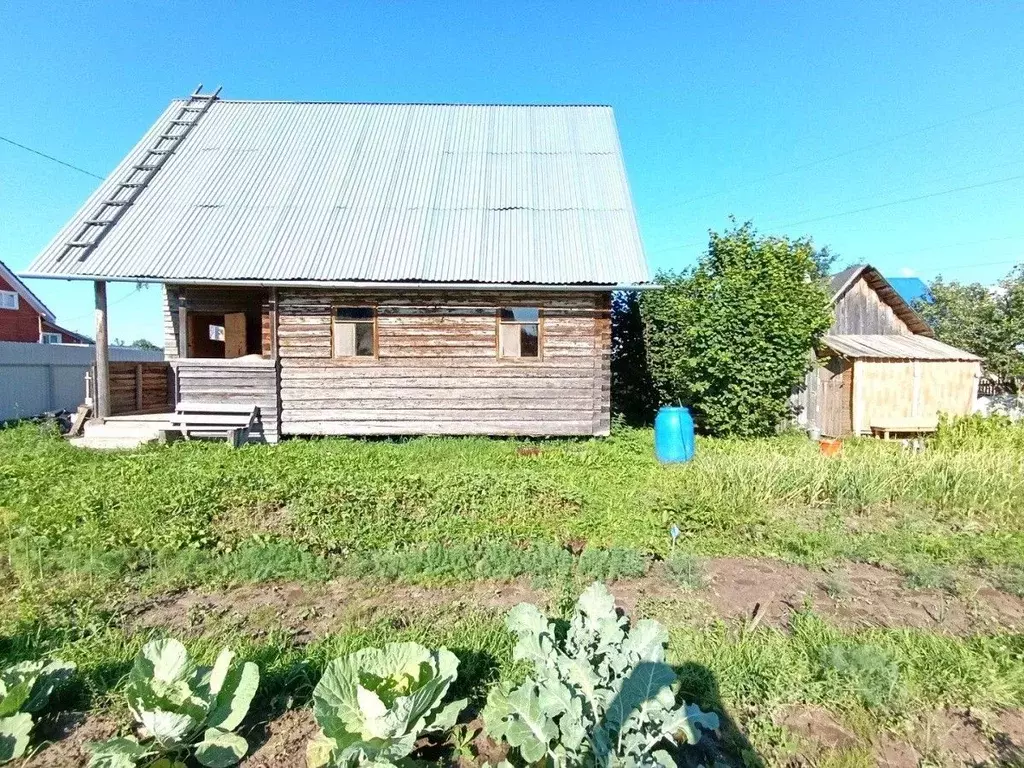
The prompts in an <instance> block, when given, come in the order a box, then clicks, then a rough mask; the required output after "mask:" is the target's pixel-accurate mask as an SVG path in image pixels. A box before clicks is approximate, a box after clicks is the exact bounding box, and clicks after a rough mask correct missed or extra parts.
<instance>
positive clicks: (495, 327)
mask: <svg viewBox="0 0 1024 768" xmlns="http://www.w3.org/2000/svg"><path fill="white" fill-rule="evenodd" d="M28 272H29V274H31V276H33V277H48V278H58V279H78V280H89V281H94V282H95V283H96V293H97V306H98V307H100V308H104V307H105V304H106V287H105V286H106V281H110V280H122V281H131V282H155V283H161V284H163V286H164V295H165V303H164V311H165V314H164V324H165V342H166V350H165V351H166V355H167V357H168V359H171V360H172V365H173V366H174V369H175V371H176V378H177V384H176V393H175V395H176V397H177V399H178V400H179V401H189V402H207V403H218V402H237V403H250V402H251V403H255V404H257V405H259V406H260V407H261V410H262V415H263V419H264V430H265V434H266V436H267V438H268V439H269V440H276V439H277V437H278V435H376V434H385V435H411V434H424V433H426V434H487V435H491V434H493V435H604V434H607V433H608V431H609V425H610V417H609V411H610V392H609V389H610V368H609V365H610V362H609V356H610V347H611V339H610V321H609V305H610V297H611V293H612V291H613V290H616V289H619V288H625V287H634V288H635V287H637V286H638V284H642V283H646V282H647V281H648V270H647V264H646V261H645V258H644V253H643V248H642V245H641V242H640V236H639V232H638V229H637V224H636V218H635V214H634V211H633V203H632V200H631V198H630V193H629V186H628V183H627V180H626V171H625V167H624V164H623V159H622V154H621V150H620V147H619V137H618V132H617V130H616V126H615V119H614V116H613V114H612V110H611V108H610V107H606V106H588V105H580V106H535V105H519V106H517V105H472V104H347V103H300V102H263V101H230V100H222V99H219V98H218V97H217V96H216V94H200V93H196V94H193V96H192V97H191V98H190V99H187V100H179V101H174V102H172V103H171V105H170V106H169V107H168V108H167V110H166V111H165V112H164V114H163V115H161V116H160V118H159V119H158V120H157V121H156V123H155V124H154V125H153V127H152V128H151V129H150V130H149V131H148V132H147V133H146V135H145V136H143V137H142V139H141V140H140V141H139V143H138V144H137V145H136V146H135V147H134V148H133V149H132V150H131V151H130V152H129V153H128V155H127V157H125V159H124V160H123V161H122V162H121V164H120V165H119V166H118V167H117V168H116V169H115V170H114V172H113V173H112V174H111V175H110V177H109V178H108V179H107V180H106V181H104V182H103V183H102V184H101V185H100V187H99V189H97V191H96V192H95V194H94V195H92V197H91V198H90V199H89V200H88V201H87V202H86V203H85V204H84V205H83V206H82V208H81V210H79V211H78V213H76V214H75V215H74V217H73V218H72V219H71V221H69V222H68V224H67V225H66V226H65V227H64V228H63V229H62V230H61V231H60V232H59V233H58V234H57V236H56V237H55V238H54V240H53V241H52V242H51V244H50V245H48V246H47V247H46V249H45V250H44V251H43V252H42V253H41V254H40V255H39V256H38V257H37V258H36V260H35V261H34V263H33V264H32V266H31V267H30V268H29V271H28ZM104 316H105V315H104ZM104 337H105V329H104V328H103V327H101V328H98V330H97V338H104ZM100 368H101V370H100V371H99V372H98V373H99V378H100V380H101V381H102V377H103V370H102V366H101V367H100ZM101 389H102V386H101ZM100 402H101V405H100V407H99V413H100V415H101V416H103V415H104V414H103V406H102V397H101V398H100Z"/></svg>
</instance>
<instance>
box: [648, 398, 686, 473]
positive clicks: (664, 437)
mask: <svg viewBox="0 0 1024 768" xmlns="http://www.w3.org/2000/svg"><path fill="white" fill-rule="evenodd" d="M693 449H694V439H693V417H692V416H691V415H690V410H689V409H688V408H685V407H682V406H673V405H666V406H662V407H661V408H660V409H658V415H657V416H655V418H654V455H655V456H657V457H658V461H660V462H661V463H663V464H677V463H679V462H682V461H689V460H690V459H692V458H693Z"/></svg>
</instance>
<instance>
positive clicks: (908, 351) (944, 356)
mask: <svg viewBox="0 0 1024 768" xmlns="http://www.w3.org/2000/svg"><path fill="white" fill-rule="evenodd" d="M822 343H824V344H825V346H827V347H828V348H829V349H832V350H834V351H836V352H838V353H839V354H841V355H845V356H846V357H852V358H856V359H860V360H863V359H878V360H882V359H890V360H892V359H896V360H981V358H980V357H978V356H977V355H973V354H971V353H970V352H965V351H964V350H962V349H957V348H956V347H951V346H950V345H949V344H943V343H942V342H941V341H938V340H937V339H931V338H929V337H927V336H919V335H918V336H899V335H889V336H882V335H875V334H864V335H848V336H826V337H825V338H824V339H822Z"/></svg>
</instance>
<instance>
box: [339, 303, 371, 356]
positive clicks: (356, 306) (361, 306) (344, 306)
mask: <svg viewBox="0 0 1024 768" xmlns="http://www.w3.org/2000/svg"><path fill="white" fill-rule="evenodd" d="M339 309H368V310H370V311H371V312H373V317H372V318H371V319H370V320H338V310H339ZM378 317H379V312H378V311H377V305H376V304H332V305H331V354H330V359H331V360H334V361H343V362H346V363H351V362H352V361H353V360H355V361H362V362H370V361H376V360H378V359H380V344H379V339H378V333H377V331H378V324H377V319H378ZM339 322H341V323H372V325H373V354H372V355H337V354H335V352H334V336H335V330H334V327H335V325H337V324H338V323H339Z"/></svg>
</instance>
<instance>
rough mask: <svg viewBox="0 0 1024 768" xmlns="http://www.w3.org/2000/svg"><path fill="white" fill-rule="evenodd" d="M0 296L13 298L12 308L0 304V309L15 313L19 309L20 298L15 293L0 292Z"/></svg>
mask: <svg viewBox="0 0 1024 768" xmlns="http://www.w3.org/2000/svg"><path fill="white" fill-rule="evenodd" d="M0 296H4V297H6V296H13V297H14V306H13V307H8V306H7V305H6V304H0V309H7V310H10V311H11V312H17V311H18V310H19V309H21V296H20V295H19V294H18V292H17V291H0Z"/></svg>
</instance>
